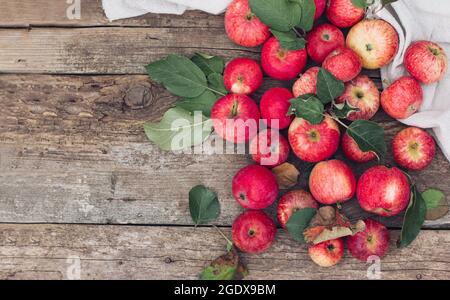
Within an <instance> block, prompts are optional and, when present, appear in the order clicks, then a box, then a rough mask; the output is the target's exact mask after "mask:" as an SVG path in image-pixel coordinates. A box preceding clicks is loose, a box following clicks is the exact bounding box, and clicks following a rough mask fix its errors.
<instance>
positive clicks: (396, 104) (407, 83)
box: [381, 76, 423, 119]
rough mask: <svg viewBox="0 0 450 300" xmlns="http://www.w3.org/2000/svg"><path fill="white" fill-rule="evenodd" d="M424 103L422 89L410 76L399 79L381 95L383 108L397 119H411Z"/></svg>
mask: <svg viewBox="0 0 450 300" xmlns="http://www.w3.org/2000/svg"><path fill="white" fill-rule="evenodd" d="M422 102H423V91H422V87H421V86H420V84H419V83H418V82H417V80H415V79H414V78H412V77H410V76H404V77H401V78H400V79H397V80H396V81H394V83H393V84H391V85H390V86H389V87H388V88H387V89H385V90H384V91H383V92H382V93H381V106H382V107H383V109H384V111H385V112H386V113H387V114H388V115H389V116H391V117H393V118H395V119H406V118H408V117H410V116H411V115H413V114H414V113H415V112H416V111H417V110H418V109H419V108H420V106H421V105H422Z"/></svg>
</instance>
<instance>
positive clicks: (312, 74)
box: [292, 67, 320, 98]
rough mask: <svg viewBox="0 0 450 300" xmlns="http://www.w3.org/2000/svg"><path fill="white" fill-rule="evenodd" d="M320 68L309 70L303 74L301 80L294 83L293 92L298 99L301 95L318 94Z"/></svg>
mask: <svg viewBox="0 0 450 300" xmlns="http://www.w3.org/2000/svg"><path fill="white" fill-rule="evenodd" d="M319 70H320V68H319V67H312V68H309V69H308V70H307V71H306V72H305V73H303V74H302V75H301V76H300V78H299V79H297V81H296V82H295V83H294V86H293V87H292V92H293V94H294V97H295V98H297V97H298V96H301V95H306V94H316V92H317V74H319Z"/></svg>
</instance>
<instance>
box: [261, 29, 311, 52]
mask: <svg viewBox="0 0 450 300" xmlns="http://www.w3.org/2000/svg"><path fill="white" fill-rule="evenodd" d="M270 31H271V32H272V34H273V35H274V36H275V37H276V38H277V40H278V42H280V46H281V48H283V49H285V50H299V49H303V48H305V45H306V40H305V39H304V38H299V37H298V36H297V34H296V33H295V32H294V31H293V30H290V31H288V32H281V31H276V30H273V29H271V30H270Z"/></svg>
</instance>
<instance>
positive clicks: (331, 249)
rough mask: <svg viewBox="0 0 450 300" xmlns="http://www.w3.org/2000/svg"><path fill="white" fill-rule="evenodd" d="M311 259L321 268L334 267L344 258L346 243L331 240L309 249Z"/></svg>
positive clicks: (339, 240)
mask: <svg viewBox="0 0 450 300" xmlns="http://www.w3.org/2000/svg"><path fill="white" fill-rule="evenodd" d="M308 254H309V257H311V259H312V261H313V262H315V263H316V264H318V265H319V266H321V267H332V266H334V265H336V264H337V263H338V262H339V261H340V260H341V259H342V257H343V256H344V241H343V240H342V239H335V240H329V241H326V242H323V243H319V244H317V245H314V246H310V247H309V248H308Z"/></svg>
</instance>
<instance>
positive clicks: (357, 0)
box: [352, 0, 375, 9]
mask: <svg viewBox="0 0 450 300" xmlns="http://www.w3.org/2000/svg"><path fill="white" fill-rule="evenodd" d="M374 2H375V0H352V3H353V5H354V6H356V7H358V8H362V9H366V8H367V7H369V6H371V5H372V4H374Z"/></svg>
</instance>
